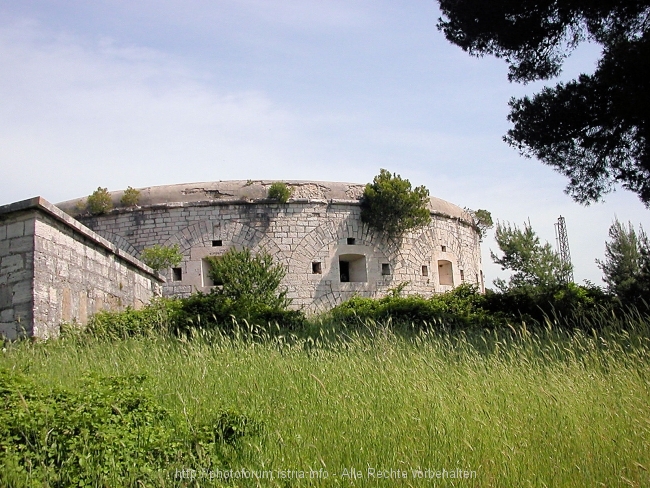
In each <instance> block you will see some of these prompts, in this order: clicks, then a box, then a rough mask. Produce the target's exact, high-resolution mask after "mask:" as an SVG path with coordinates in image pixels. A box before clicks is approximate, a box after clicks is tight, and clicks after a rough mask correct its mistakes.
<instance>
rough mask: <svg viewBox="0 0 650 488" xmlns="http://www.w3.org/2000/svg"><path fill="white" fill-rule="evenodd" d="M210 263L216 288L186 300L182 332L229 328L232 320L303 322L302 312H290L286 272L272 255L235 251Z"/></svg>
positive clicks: (180, 324) (180, 322) (180, 323)
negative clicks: (198, 328)
mask: <svg viewBox="0 0 650 488" xmlns="http://www.w3.org/2000/svg"><path fill="white" fill-rule="evenodd" d="M208 262H209V264H210V277H211V278H212V279H213V280H214V282H215V284H216V285H217V286H216V287H215V288H213V289H212V291H211V292H210V293H208V294H204V293H197V294H194V295H192V296H191V297H189V298H187V299H186V300H183V302H182V307H181V311H180V315H179V319H178V323H177V327H178V329H179V330H181V331H186V330H188V329H191V328H195V327H202V328H205V327H208V328H209V327H215V326H219V327H220V328H224V327H226V328H228V327H230V326H232V325H233V319H235V320H236V321H242V320H246V321H247V322H249V323H251V322H254V323H257V324H269V323H277V324H278V325H281V326H284V327H289V328H295V327H298V326H299V325H301V324H302V323H303V322H304V314H303V313H302V312H300V311H296V310H288V307H289V305H290V304H291V300H289V299H288V298H287V290H286V289H281V288H280V285H281V283H282V279H283V278H284V276H285V273H286V271H285V269H284V267H283V266H282V265H280V264H276V263H274V262H273V257H272V256H271V255H270V254H268V253H266V252H261V253H259V254H256V255H253V254H252V253H251V251H250V250H249V249H243V250H241V251H238V250H236V249H234V248H233V249H230V250H229V251H228V252H226V253H225V254H224V255H222V256H213V257H209V258H208Z"/></svg>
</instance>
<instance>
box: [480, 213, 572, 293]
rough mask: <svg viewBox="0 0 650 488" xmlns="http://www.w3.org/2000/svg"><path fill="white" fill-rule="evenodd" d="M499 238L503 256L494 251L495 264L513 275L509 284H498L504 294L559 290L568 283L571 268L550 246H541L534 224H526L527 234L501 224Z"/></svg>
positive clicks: (499, 280) (497, 237)
mask: <svg viewBox="0 0 650 488" xmlns="http://www.w3.org/2000/svg"><path fill="white" fill-rule="evenodd" d="M495 238H496V241H497V245H498V246H499V249H500V250H501V253H502V255H501V256H498V255H497V254H495V253H494V252H492V251H490V254H491V256H492V260H493V261H494V262H495V263H496V264H498V265H500V266H501V269H504V270H506V269H509V270H511V271H513V274H512V276H510V280H509V281H508V282H507V283H506V282H505V281H504V280H502V279H497V280H495V281H494V284H495V286H496V287H497V288H498V289H499V291H501V292H507V291H510V290H513V289H523V288H531V287H536V288H539V289H540V290H541V289H548V288H552V287H557V286H560V285H562V284H563V283H564V277H565V276H567V273H568V272H569V271H570V270H571V265H570V264H568V263H565V262H564V261H562V259H561V258H560V256H559V254H558V253H557V252H555V251H554V250H553V248H552V247H551V245H550V244H549V243H548V242H547V243H546V244H541V242H540V240H539V237H538V236H537V234H536V233H535V231H534V230H533V228H532V227H531V225H530V222H528V223H524V228H523V230H522V229H520V228H518V227H517V226H516V225H512V226H511V225H510V224H502V223H497V226H496V232H495Z"/></svg>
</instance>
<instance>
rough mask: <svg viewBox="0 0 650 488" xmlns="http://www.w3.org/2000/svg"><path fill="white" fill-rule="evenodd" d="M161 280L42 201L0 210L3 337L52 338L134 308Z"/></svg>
mask: <svg viewBox="0 0 650 488" xmlns="http://www.w3.org/2000/svg"><path fill="white" fill-rule="evenodd" d="M162 282H163V280H162V278H161V277H160V276H159V275H158V274H157V273H154V272H153V270H151V269H150V268H149V267H147V266H146V265H144V264H143V263H141V262H140V261H138V260H137V259H136V258H134V257H133V256H131V255H129V254H127V253H126V252H124V251H122V250H121V249H118V248H117V246H115V245H114V244H111V243H110V242H108V241H106V240H105V239H103V238H102V237H101V236H99V235H97V234H95V233H94V232H92V231H91V230H90V229H88V228H86V227H85V226H83V225H82V224H80V223H79V222H78V221H76V220H74V219H73V218H71V217H70V216H69V215H67V214H65V213H63V212H62V211H61V210H59V209H58V208H57V207H55V206H53V205H52V204H50V203H48V202H47V201H45V200H44V199H42V198H40V197H36V198H32V199H30V200H25V201H22V202H17V203H14V204H11V205H5V206H2V207H0V335H2V336H4V337H6V338H8V339H15V338H18V337H21V336H35V337H39V338H48V337H53V336H56V335H58V332H59V326H60V324H61V323H62V322H78V323H81V324H84V323H86V321H87V319H88V317H89V315H91V314H92V313H94V312H97V311H99V310H103V309H110V310H118V309H122V308H125V307H127V306H131V307H134V308H139V307H141V306H142V305H143V304H145V303H148V302H149V301H150V300H151V298H152V297H153V296H154V295H159V294H160V292H161V284H162Z"/></svg>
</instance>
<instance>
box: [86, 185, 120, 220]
mask: <svg viewBox="0 0 650 488" xmlns="http://www.w3.org/2000/svg"><path fill="white" fill-rule="evenodd" d="M86 208H87V209H88V211H89V212H90V213H91V214H92V215H101V214H105V213H106V212H109V211H110V210H111V209H112V208H113V200H112V199H111V194H110V193H109V192H108V188H102V187H101V186H100V187H97V189H96V190H95V191H94V192H92V194H90V195H89V196H88V198H87V199H86Z"/></svg>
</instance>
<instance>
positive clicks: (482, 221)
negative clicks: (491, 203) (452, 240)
mask: <svg viewBox="0 0 650 488" xmlns="http://www.w3.org/2000/svg"><path fill="white" fill-rule="evenodd" d="M465 210H467V211H468V212H469V213H470V215H471V216H472V218H473V219H474V225H475V226H476V229H477V230H478V234H479V238H480V239H481V240H483V239H485V236H487V231H488V230H490V229H491V228H492V227H494V221H493V220H492V214H491V213H490V211H488V210H484V209H481V208H479V209H478V210H469V209H465Z"/></svg>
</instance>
